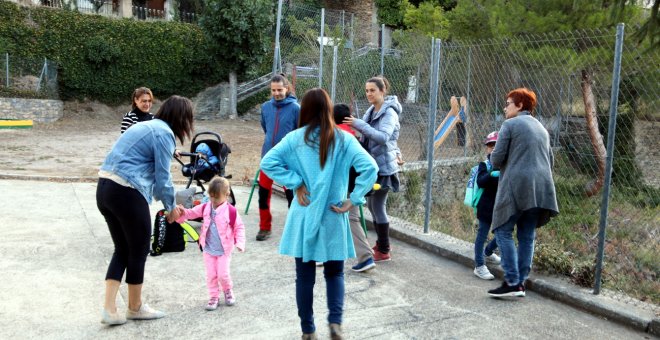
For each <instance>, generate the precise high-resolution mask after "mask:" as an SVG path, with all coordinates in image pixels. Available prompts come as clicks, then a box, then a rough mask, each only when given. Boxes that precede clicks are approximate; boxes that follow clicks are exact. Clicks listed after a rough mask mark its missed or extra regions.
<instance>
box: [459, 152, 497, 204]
mask: <svg viewBox="0 0 660 340" xmlns="http://www.w3.org/2000/svg"><path fill="white" fill-rule="evenodd" d="M485 163H486V170H487V171H490V170H491V169H492V167H493V166H492V165H491V164H490V161H489V160H485ZM478 172H479V164H477V165H475V166H473V167H472V169H470V178H469V179H468V182H467V186H466V188H465V198H464V199H463V204H465V205H467V206H468V207H472V208H474V211H475V212H476V211H477V204H478V203H479V199H480V198H481V195H482V194H483V193H484V188H480V187H479V185H478V184H477V174H478Z"/></svg>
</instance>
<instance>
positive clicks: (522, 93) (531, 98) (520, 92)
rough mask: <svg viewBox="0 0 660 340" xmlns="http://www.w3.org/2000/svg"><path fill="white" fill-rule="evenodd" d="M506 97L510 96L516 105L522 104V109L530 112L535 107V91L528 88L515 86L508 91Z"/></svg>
mask: <svg viewBox="0 0 660 340" xmlns="http://www.w3.org/2000/svg"><path fill="white" fill-rule="evenodd" d="M506 97H507V98H511V100H513V103H514V105H516V106H518V105H520V104H522V109H523V110H525V111H529V112H530V113H533V112H534V108H536V93H534V91H532V90H530V89H528V88H525V87H521V88H517V89H515V90H513V91H511V92H509V93H508V94H507V95H506Z"/></svg>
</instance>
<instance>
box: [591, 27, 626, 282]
mask: <svg viewBox="0 0 660 340" xmlns="http://www.w3.org/2000/svg"><path fill="white" fill-rule="evenodd" d="M623 30H624V24H623V23H620V24H618V25H617V26H616V45H615V47H614V68H613V70H612V92H611V94H610V122H609V125H608V128H607V157H606V164H605V183H604V188H603V200H602V203H601V205H600V223H599V224H598V253H597V255H596V274H595V276H596V278H595V282H594V294H600V286H601V276H602V273H603V255H604V252H605V228H606V227H607V210H608V207H609V204H610V185H611V181H612V161H613V158H614V157H613V155H614V134H615V132H616V115H617V105H619V80H620V76H621V54H622V50H623Z"/></svg>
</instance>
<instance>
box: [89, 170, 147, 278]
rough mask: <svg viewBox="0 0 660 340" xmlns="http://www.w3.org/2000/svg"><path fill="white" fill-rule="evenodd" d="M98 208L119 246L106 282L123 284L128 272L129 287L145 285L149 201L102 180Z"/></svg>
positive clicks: (126, 189)
mask: <svg viewBox="0 0 660 340" xmlns="http://www.w3.org/2000/svg"><path fill="white" fill-rule="evenodd" d="M96 206H97V207H98V208H99V211H100V212H101V214H102V215H103V217H104V218H105V222H106V223H107V224H108V230H110V236H111V237H112V242H113V243H114V244H115V252H114V253H113V254H112V259H111V260H110V264H109V265H108V272H107V273H106V275H105V279H106V280H116V281H120V282H121V279H122V276H124V271H126V283H128V284H142V281H143V279H144V264H145V262H146V261H147V254H148V253H149V241H150V239H151V216H150V212H149V205H148V204H147V201H146V200H145V199H144V196H142V195H141V194H140V192H139V191H137V190H135V189H132V188H128V187H125V186H122V185H119V184H117V183H115V182H114V181H111V180H109V179H105V178H100V179H99V183H98V186H97V188H96Z"/></svg>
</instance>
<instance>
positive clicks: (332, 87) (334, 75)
mask: <svg viewBox="0 0 660 340" xmlns="http://www.w3.org/2000/svg"><path fill="white" fill-rule="evenodd" d="M338 50H339V49H338V46H337V45H334V46H333V47H332V83H331V85H330V99H332V102H333V103H334V102H335V85H336V83H337V52H338Z"/></svg>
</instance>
